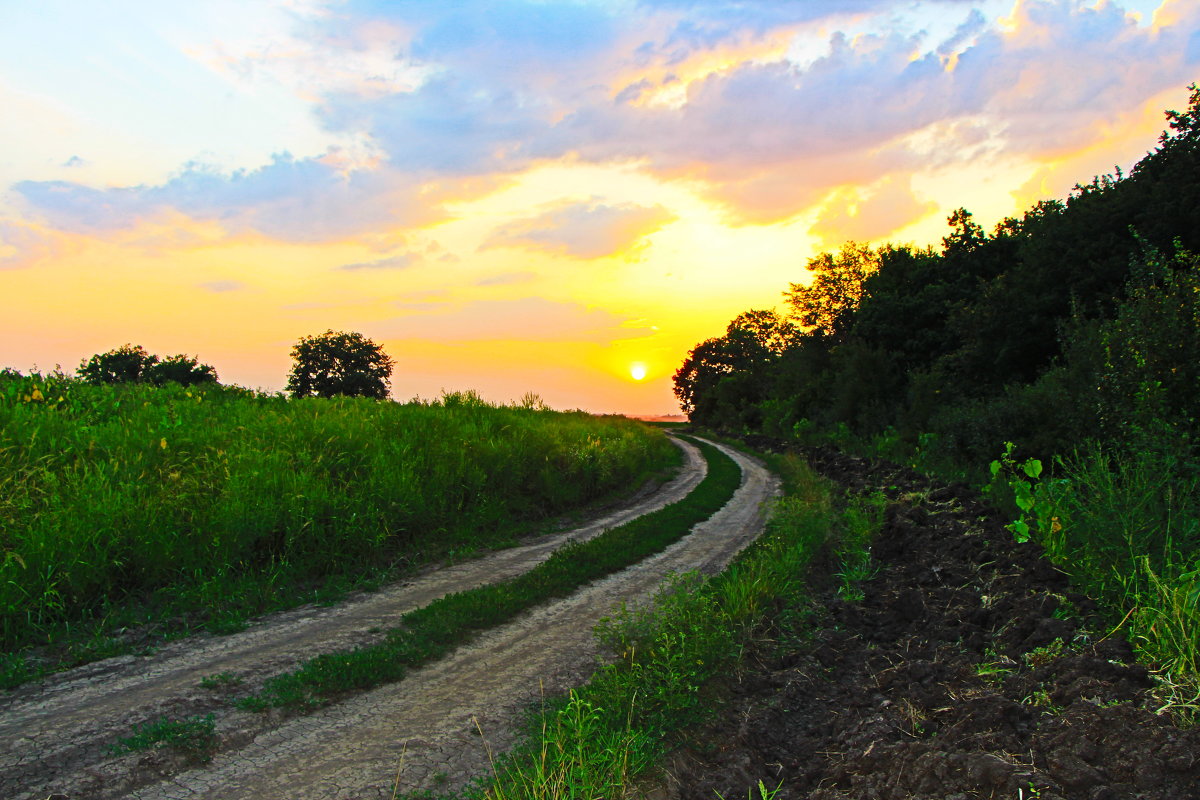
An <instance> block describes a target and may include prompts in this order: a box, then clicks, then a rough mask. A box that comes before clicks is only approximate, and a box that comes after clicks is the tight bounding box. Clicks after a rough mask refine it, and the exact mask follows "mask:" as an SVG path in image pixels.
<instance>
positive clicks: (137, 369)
mask: <svg viewBox="0 0 1200 800" xmlns="http://www.w3.org/2000/svg"><path fill="white" fill-rule="evenodd" d="M156 361H158V357H157V356H153V355H150V354H149V353H147V352H146V350H145V348H143V347H142V346H141V345H140V344H139V345H132V344H123V345H121V346H120V347H118V348H116V349H115V350H109V351H108V352H107V353H97V354H96V355H94V356H92V357H91V358H89V359H88V360H87V361H85V362H82V363H81V364H80V365H79V369H78V370H76V373H77V374H78V375H79V377H81V378H83V379H84V380H85V381H87V382H88V383H95V384H101V383H136V382H137V381H140V380H141V379H142V373H143V372H145V370H146V367H148V366H150V365H151V364H153V363H155V362H156Z"/></svg>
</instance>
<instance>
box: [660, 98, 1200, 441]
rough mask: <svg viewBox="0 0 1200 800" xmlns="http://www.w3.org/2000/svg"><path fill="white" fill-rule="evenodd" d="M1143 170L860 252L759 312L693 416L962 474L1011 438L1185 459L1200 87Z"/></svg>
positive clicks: (679, 381) (711, 351)
mask: <svg viewBox="0 0 1200 800" xmlns="http://www.w3.org/2000/svg"><path fill="white" fill-rule="evenodd" d="M1190 90H1191V95H1190V102H1189V106H1188V109H1187V110H1186V111H1183V112H1176V111H1168V112H1166V118H1167V122H1168V127H1169V130H1167V131H1164V132H1163V134H1162V135H1161V136H1160V138H1159V140H1158V142H1157V146H1156V147H1155V148H1154V149H1153V150H1152V151H1150V152H1149V153H1148V154H1147V155H1146V156H1145V157H1144V158H1143V159H1142V160H1141V161H1139V162H1138V163H1137V164H1136V165H1135V166H1134V167H1133V168H1132V169H1131V170H1130V171H1129V173H1128V174H1124V173H1122V172H1121V170H1120V169H1119V168H1118V169H1117V170H1116V172H1115V174H1110V175H1104V176H1099V177H1096V178H1093V179H1092V181H1091V182H1090V183H1087V184H1080V185H1077V186H1076V187H1075V188H1074V190H1073V191H1072V192H1071V193H1070V195H1069V196H1068V197H1067V198H1065V199H1063V200H1048V201H1043V202H1039V203H1037V204H1036V205H1034V206H1033V207H1032V208H1030V209H1029V210H1027V211H1026V212H1025V213H1024V214H1023V215H1022V216H1020V217H1012V218H1008V219H1005V220H1003V221H1002V222H1000V223H999V224H998V225H996V227H995V229H994V230H992V231H991V232H990V233H989V232H987V231H985V230H984V229H983V228H982V227H981V226H980V225H979V224H977V223H976V222H975V221H974V219H973V217H972V215H971V213H970V212H969V211H967V210H966V209H959V210H957V211H955V212H954V214H952V215H951V216H950V218H949V224H950V232H949V234H948V235H947V236H946V237H945V238H943V239H942V242H941V246H940V247H936V248H935V247H925V248H919V247H914V246H912V245H904V244H899V245H897V244H884V245H882V246H879V247H871V246H868V245H865V244H860V243H855V242H849V243H847V244H845V245H844V246H842V247H841V249H840V250H839V251H838V252H834V253H822V254H820V255H818V256H816V257H815V258H813V259H811V260H810V261H809V262H808V263H807V265H806V270H807V271H808V273H809V280H808V281H806V282H798V283H793V284H791V286H790V288H789V289H788V290H787V291H785V292H784V298H785V301H786V306H787V310H786V312H785V313H782V314H780V313H776V312H774V311H770V310H750V311H747V312H745V313H742V314H740V315H738V316H737V317H736V318H735V319H734V320H733V321H731V322H730V323H729V326H728V328H727V329H726V331H725V333H724V334H723V335H721V336H719V337H716V338H713V339H709V340H707V341H705V342H702V343H700V344H699V345H697V346H696V347H695V348H694V349H693V350H692V351H691V352H690V353H689V354H688V357H687V359H686V360H685V361H684V362H683V364H682V366H681V367H680V368H679V370H678V372H676V374H675V377H674V389H675V394H676V396H677V397H678V398H679V401H680V404H681V406H682V408H683V409H684V411H685V412H686V413H687V414H688V416H689V418H690V419H691V420H692V421H693V422H696V423H699V424H702V425H705V426H709V427H713V428H720V429H728V430H736V431H753V432H762V433H767V434H771V435H774V436H780V437H785V438H793V437H797V436H802V435H803V434H804V433H805V431H809V430H821V431H825V432H830V431H833V432H841V433H843V434H846V435H852V436H857V437H864V438H871V437H874V438H877V439H878V438H881V437H882V438H884V439H887V438H891V439H895V440H897V441H899V442H901V443H903V444H904V445H905V446H907V447H909V448H913V447H917V446H923V447H926V448H927V449H930V448H932V449H935V450H936V451H937V454H938V455H939V456H941V457H944V458H945V459H948V460H951V461H954V462H957V463H976V464H979V463H986V462H987V460H989V459H991V458H994V457H995V455H996V454H997V453H998V452H999V451H1000V450H1001V448H1002V447H1003V443H1004V442H1005V441H1013V442H1016V443H1017V444H1018V445H1019V447H1020V448H1021V449H1022V450H1023V451H1024V452H1025V453H1027V454H1030V455H1040V456H1046V455H1051V454H1054V453H1063V452H1067V451H1069V449H1070V448H1071V447H1072V446H1073V444H1074V443H1079V442H1082V441H1084V440H1085V439H1091V440H1095V439H1100V440H1102V441H1105V442H1119V443H1124V444H1125V445H1127V446H1130V447H1142V446H1148V445H1149V444H1152V443H1157V444H1158V445H1162V444H1164V443H1166V442H1170V443H1171V444H1172V446H1174V447H1177V448H1178V447H1180V446H1183V447H1185V448H1186V447H1189V446H1190V443H1191V442H1192V441H1193V439H1194V434H1195V431H1196V419H1197V418H1198V417H1200V414H1198V413H1197V412H1198V411H1200V358H1197V355H1196V354H1197V353H1200V258H1198V256H1197V255H1196V253H1197V252H1200V89H1198V88H1197V86H1196V85H1195V84H1193V85H1192V86H1191V87H1190Z"/></svg>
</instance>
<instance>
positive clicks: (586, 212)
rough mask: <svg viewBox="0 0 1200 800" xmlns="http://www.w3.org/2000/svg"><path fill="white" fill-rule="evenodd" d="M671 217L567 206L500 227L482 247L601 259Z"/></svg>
mask: <svg viewBox="0 0 1200 800" xmlns="http://www.w3.org/2000/svg"><path fill="white" fill-rule="evenodd" d="M674 218H675V217H674V216H673V215H672V214H671V212H669V211H667V210H666V209H665V208H663V207H662V206H657V205H656V206H640V205H636V204H634V203H618V204H616V205H606V204H604V203H601V202H597V201H594V200H593V201H592V202H585V203H569V204H564V205H559V206H555V207H553V208H551V209H549V210H547V211H544V212H542V213H541V214H538V215H537V216H535V217H531V218H529V219H524V220H519V221H517V222H514V223H511V224H509V225H505V226H503V227H501V228H500V229H499V230H497V231H496V232H495V233H494V234H493V235H492V236H491V238H490V239H488V241H487V243H486V244H485V246H487V247H504V246H514V245H516V246H523V247H530V248H533V249H536V250H547V251H550V252H557V253H563V254H566V255H569V256H573V257H575V258H582V259H594V258H603V257H604V256H610V255H613V254H616V253H619V252H622V251H625V250H628V249H630V248H632V247H634V246H635V245H637V244H638V243H639V242H640V241H641V240H642V239H644V238H645V237H646V236H648V235H650V234H651V233H654V232H655V231H657V230H659V229H660V228H662V227H663V226H664V225H666V224H667V223H669V222H671V221H672V220H673V219H674Z"/></svg>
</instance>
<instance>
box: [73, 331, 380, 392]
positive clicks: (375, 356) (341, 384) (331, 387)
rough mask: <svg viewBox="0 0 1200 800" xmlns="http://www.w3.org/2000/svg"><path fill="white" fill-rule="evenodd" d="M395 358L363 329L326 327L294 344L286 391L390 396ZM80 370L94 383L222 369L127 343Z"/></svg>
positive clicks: (187, 377)
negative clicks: (151, 351) (154, 352)
mask: <svg viewBox="0 0 1200 800" xmlns="http://www.w3.org/2000/svg"><path fill="white" fill-rule="evenodd" d="M394 365H395V362H394V361H393V360H392V358H391V357H390V356H389V355H388V354H387V353H386V352H385V351H384V349H383V347H382V346H381V345H378V344H376V343H375V342H373V341H371V340H370V339H368V338H367V337H365V336H363V335H362V334H361V333H355V332H346V331H334V330H327V331H325V333H322V334H318V335H316V336H304V337H301V338H300V340H299V341H297V342H296V344H295V346H294V347H292V370H291V372H290V373H289V374H288V381H287V390H288V392H289V393H290V394H291V395H292V397H296V398H300V397H333V396H335V395H344V396H348V397H373V398H377V399H383V398H386V397H387V396H388V391H389V389H390V386H391V375H392V368H393V366H394ZM76 375H77V376H78V377H79V378H80V379H82V380H84V381H86V382H88V383H93V384H102V383H109V384H114V383H151V384H154V385H158V386H161V385H162V384H164V383H167V382H174V383H179V384H183V385H184V386H194V385H197V384H205V383H214V384H215V383H217V381H218V376H217V371H216V369H214V368H213V367H212V366H211V365H209V364H201V363H200V361H199V359H198V358H196V357H194V356H188V355H183V354H180V355H175V356H169V357H167V358H162V359H160V358H159V357H158V356H156V355H154V354H152V353H148V352H146V350H145V348H143V347H142V346H141V345H133V344H125V345H122V346H121V347H118V348H115V349H113V350H109V351H108V352H107V353H97V354H96V355H94V356H92V357H91V358H89V359H86V360H85V361H83V362H82V363H81V364H80V365H79V368H78V369H77V370H76Z"/></svg>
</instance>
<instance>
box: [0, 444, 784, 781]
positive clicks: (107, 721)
mask: <svg viewBox="0 0 1200 800" xmlns="http://www.w3.org/2000/svg"><path fill="white" fill-rule="evenodd" d="M679 446H680V447H682V448H683V450H684V452H685V465H684V468H683V469H682V470H681V472H680V473H679V475H678V476H677V477H676V478H675V479H674V480H672V481H671V482H669V483H667V484H665V485H664V486H662V487H661V488H660V489H658V490H656V491H655V492H653V493H652V494H650V495H648V496H644V497H642V498H640V499H639V500H638V501H637V502H636V503H634V504H633V505H631V506H628V507H624V508H621V509H620V510H618V511H614V512H610V513H608V514H606V515H605V516H604V517H602V518H600V519H595V520H593V521H592V522H590V523H589V524H587V525H585V526H583V527H580V528H577V529H574V530H571V531H567V532H564V533H561V534H555V535H552V536H549V537H542V538H539V539H537V540H535V541H532V542H529V543H527V544H525V545H523V546H519V547H515V548H512V549H508V550H503V551H499V552H496V553H492V554H490V555H488V556H485V557H483V558H480V559H477V560H474V561H470V562H466V563H461V564H456V565H453V566H448V567H444V568H441V569H432V570H430V571H428V572H427V573H426V574H423V575H421V576H419V577H417V578H415V579H412V580H408V581H404V582H402V583H400V584H397V585H394V586H391V587H388V588H386V589H384V590H382V591H379V592H376V593H373V594H368V595H363V596H360V597H357V598H353V599H352V600H350V601H348V602H345V603H343V604H341V605H339V606H337V607H333V608H315V607H308V608H301V609H297V610H294V611H290V612H286V613H282V614H278V615H274V616H272V617H270V618H266V619H263V620H261V621H259V622H257V623H255V624H253V625H251V626H250V627H249V628H248V629H247V630H245V631H244V632H242V633H238V634H234V635H230V636H223V637H194V638H191V639H187V640H180V641H177V642H174V643H172V644H170V645H169V646H166V647H163V648H162V649H161V650H159V651H158V652H156V653H154V654H153V655H150V656H123V657H119V658H113V659H109V660H106V661H101V662H97V663H94V664H90V665H88V666H85V667H81V668H78V669H74V670H71V671H68V672H64V673H60V674H57V675H54V676H52V677H50V678H48V679H46V680H44V681H42V682H41V683H38V684H35V685H30V686H26V687H21V688H19V689H17V690H14V691H11V692H8V693H6V694H5V695H4V696H3V698H0V797H2V798H6V799H7V800H45V798H56V800H85V799H94V800H109V799H110V798H113V799H115V798H140V799H142V800H150V799H151V798H155V799H156V800H157V799H158V798H163V799H166V798H171V800H181V799H182V798H189V799H190V798H197V799H199V798H210V799H211V800H237V799H238V798H255V799H256V800H272V799H273V798H280V799H282V798H288V800H301V799H302V798H314V799H315V798H321V800H332V799H337V800H349V799H350V798H356V799H357V798H391V797H393V795H394V793H396V792H401V793H402V792H408V791H417V790H422V789H431V788H432V789H437V790H439V791H441V790H451V789H454V788H455V787H459V786H462V785H465V784H466V783H467V782H468V781H469V780H470V779H471V778H472V777H474V776H478V775H481V774H485V773H486V772H487V770H488V768H489V763H490V762H489V755H488V753H489V749H491V750H492V751H502V750H504V749H506V748H507V747H508V746H510V745H511V744H512V742H513V737H514V735H515V731H516V729H517V727H518V723H519V720H520V718H521V717H522V716H523V714H524V712H525V710H526V709H527V708H528V707H529V706H530V705H531V704H532V703H534V702H536V701H537V700H538V698H539V696H540V695H541V694H543V693H545V694H551V693H557V692H563V691H565V690H566V689H567V688H569V687H571V686H574V685H578V684H579V683H581V682H583V681H584V680H586V678H587V677H588V676H589V675H590V674H591V672H592V670H593V669H594V668H595V666H596V663H597V659H598V658H599V655H600V654H599V651H598V648H597V645H596V644H595V642H594V640H593V637H592V627H593V626H594V625H595V624H596V622H597V621H599V619H600V618H601V617H603V616H604V615H606V614H608V613H610V612H611V611H612V609H613V608H614V607H615V606H616V605H618V604H619V603H621V602H631V603H637V602H644V601H646V600H647V599H648V598H649V597H651V596H652V595H653V593H654V591H655V590H656V589H657V587H658V586H659V585H660V584H661V582H662V580H663V579H664V577H665V576H666V575H667V574H668V573H669V572H673V571H674V572H680V571H686V570H693V569H696V570H701V571H708V572H712V571H716V570H719V569H720V568H721V567H722V566H723V565H724V564H726V563H727V562H728V561H729V560H730V559H731V558H732V557H733V555H734V554H736V552H737V551H738V550H740V549H741V548H742V547H744V546H745V545H746V544H748V543H749V542H750V541H751V540H753V538H754V537H755V536H757V535H758V533H759V532H760V531H761V529H762V524H763V514H764V510H763V507H764V502H765V501H766V500H767V499H769V498H770V497H771V496H773V495H774V494H776V493H777V492H778V484H777V481H776V479H775V478H774V477H773V476H772V475H771V474H770V473H769V472H768V471H767V470H766V469H765V468H764V467H763V466H762V465H761V464H760V463H759V462H757V461H755V460H754V459H752V458H749V457H747V456H745V455H742V454H740V453H737V452H735V451H732V450H729V449H726V448H723V449H726V452H728V453H729V455H730V456H732V457H733V458H734V459H735V460H736V461H737V462H738V464H739V466H740V467H741V469H742V484H741V487H740V488H739V489H738V491H737V493H736V495H735V496H734V498H733V499H732V500H731V501H730V502H729V503H728V504H727V505H726V506H725V508H723V509H722V510H721V511H719V512H718V513H717V514H715V515H714V516H713V517H712V518H710V519H709V520H707V521H706V522H704V523H701V524H700V525H698V526H696V528H695V529H694V530H693V531H692V533H691V534H689V535H688V536H686V537H684V539H683V540H681V541H680V542H678V543H677V544H675V545H673V546H672V547H670V548H668V549H667V550H665V551H663V552H662V553H660V554H659V555H657V556H655V557H652V558H650V559H647V560H646V561H643V562H641V563H639V564H637V565H635V566H632V567H630V568H628V569H626V570H624V571H623V572H620V573H617V574H614V575H612V576H610V577H608V578H606V579H603V580H600V581H596V582H594V583H592V584H589V585H587V586H585V587H583V588H582V589H581V590H580V591H578V592H576V593H575V594H574V595H572V596H570V597H568V598H565V599H563V600H561V601H556V602H553V603H548V604H545V605H543V606H541V607H539V608H537V609H535V610H534V611H532V612H530V613H527V614H525V615H523V616H521V617H519V618H518V619H516V620H515V621H513V622H512V623H510V624H507V625H504V626H502V627H500V628H497V629H495V630H492V631H489V632H488V633H486V634H485V635H483V636H481V637H479V638H478V639H476V640H475V641H474V642H472V643H470V644H469V645H466V646H464V647H461V648H459V649H458V650H457V651H456V652H454V653H453V654H452V655H451V656H449V657H447V658H445V659H443V660H441V661H438V662H436V663H433V664H430V665H428V666H426V667H425V668H422V669H419V670H415V671H413V672H412V673H410V674H409V675H408V676H407V677H406V678H405V679H404V680H403V681H401V682H399V683H394V684H389V685H385V686H382V687H380V688H378V689H375V690H373V691H369V692H364V693H361V694H357V695H354V696H351V697H348V698H346V699H344V700H342V701H341V702H338V703H334V704H332V705H329V706H325V707H323V708H320V709H318V710H316V711H314V712H312V713H308V714H303V715H291V716H288V715H285V714H282V713H279V712H269V713H256V712H247V711H240V710H237V709H236V708H235V707H234V706H233V705H232V704H231V703H230V700H231V697H232V695H234V694H244V693H247V692H248V691H253V690H256V689H258V688H259V687H261V685H262V683H263V681H264V680H265V679H266V678H268V677H270V676H271V675H274V674H278V673H280V672H282V671H285V670H288V669H290V668H294V667H296V666H297V665H298V664H299V663H300V662H302V661H304V660H306V659H308V658H311V657H313V656H315V655H317V654H319V653H323V652H329V651H333V650H340V649H345V648H349V647H353V646H355V645H360V644H365V643H368V642H372V641H374V640H376V639H377V638H379V637H381V636H382V635H383V634H382V630H383V629H385V628H387V627H389V626H390V625H392V624H394V622H395V620H396V619H397V618H398V616H399V615H401V614H403V613H405V612H407V611H410V610H412V609H415V608H418V607H420V606H423V605H425V604H427V603H428V602H430V601H431V600H434V599H436V598H438V597H441V596H442V595H445V594H447V593H449V592H454V591H461V590H464V589H469V588H472V587H475V586H479V585H481V584H484V583H488V582H493V581H497V580H501V579H504V578H508V577H512V576H515V575H518V574H520V573H522V572H524V571H526V570H529V569H531V568H532V567H533V566H535V565H536V564H538V563H539V562H541V561H542V560H544V559H545V558H547V557H549V555H550V553H551V552H552V551H553V550H554V549H555V548H557V547H559V546H561V545H562V544H563V543H565V542H566V541H568V540H571V539H587V538H590V537H593V536H596V535H598V534H599V533H601V532H602V531H603V530H605V529H607V528H610V527H613V526H616V525H619V524H621V523H623V522H626V521H628V520H630V519H633V518H635V517H637V516H641V515H643V514H646V513H649V512H651V511H654V510H656V509H658V508H661V507H662V506H664V505H666V504H668V503H671V502H674V501H676V500H678V499H680V498H682V497H683V496H685V495H686V494H687V493H688V492H689V491H690V490H691V489H692V488H694V487H695V485H696V484H697V483H699V482H700V480H701V479H702V478H703V475H704V460H703V458H702V457H701V456H700V454H699V452H698V451H697V450H696V448H694V447H693V446H691V445H688V444H684V443H679ZM221 673H225V674H228V675H230V676H232V677H233V678H234V679H235V682H236V685H226V687H225V688H221V687H217V688H205V687H203V686H202V685H201V679H202V678H204V677H206V676H212V675H216V674H221ZM210 713H211V714H213V715H214V718H215V722H216V733H217V745H216V752H215V753H214V754H213V757H212V759H211V760H210V761H208V762H207V763H196V762H195V759H194V758H193V759H191V760H189V758H188V757H187V756H186V755H183V754H178V753H176V752H174V751H172V750H169V749H157V750H151V751H143V752H138V753H131V754H126V755H123V756H113V755H111V754H110V748H111V746H112V745H113V744H114V743H116V742H117V741H118V740H119V739H121V738H122V737H126V736H128V735H129V734H130V731H131V729H132V727H133V726H134V725H136V724H139V723H144V722H146V721H149V720H154V719H158V718H161V717H164V716H167V717H171V718H174V719H181V718H185V717H191V716H194V715H206V714H210Z"/></svg>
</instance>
